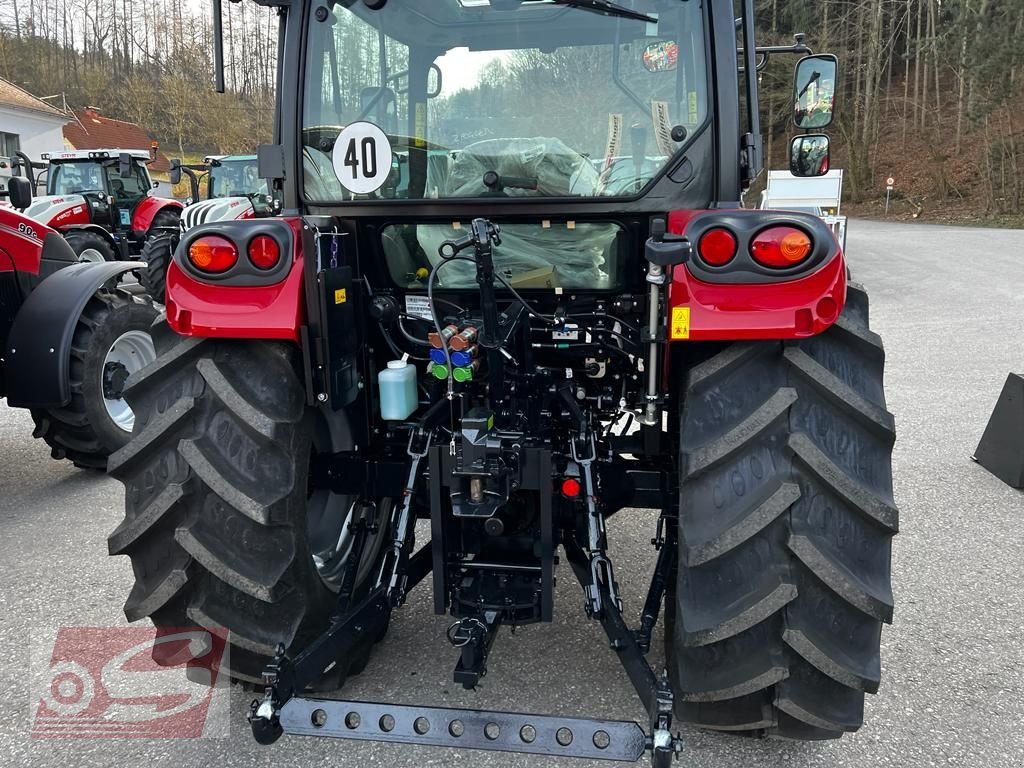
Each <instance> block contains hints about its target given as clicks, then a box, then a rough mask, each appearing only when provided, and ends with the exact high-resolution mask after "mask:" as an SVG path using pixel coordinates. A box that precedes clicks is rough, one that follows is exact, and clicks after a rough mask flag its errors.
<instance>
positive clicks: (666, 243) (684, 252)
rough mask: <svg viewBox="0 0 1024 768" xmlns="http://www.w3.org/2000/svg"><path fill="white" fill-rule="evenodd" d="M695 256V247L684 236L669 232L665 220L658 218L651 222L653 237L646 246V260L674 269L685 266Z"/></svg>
mask: <svg viewBox="0 0 1024 768" xmlns="http://www.w3.org/2000/svg"><path fill="white" fill-rule="evenodd" d="M692 256H693V246H692V245H691V244H690V241H689V239H687V238H686V237H684V236H682V235H673V234H671V233H669V232H668V231H667V226H666V224H665V220H664V219H661V218H658V219H654V220H653V221H652V222H651V236H650V237H649V238H648V239H647V243H646V245H645V246H644V258H645V259H647V261H648V262H650V263H651V264H656V265H657V266H659V267H674V266H678V265H679V264H685V263H686V262H688V261H689V260H690V258H691V257H692Z"/></svg>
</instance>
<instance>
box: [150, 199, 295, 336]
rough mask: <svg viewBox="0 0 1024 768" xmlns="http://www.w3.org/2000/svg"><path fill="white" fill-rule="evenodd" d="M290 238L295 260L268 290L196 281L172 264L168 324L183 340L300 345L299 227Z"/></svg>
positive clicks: (168, 284)
mask: <svg viewBox="0 0 1024 768" xmlns="http://www.w3.org/2000/svg"><path fill="white" fill-rule="evenodd" d="M286 221H287V223H288V225H289V226H290V227H291V228H292V231H293V232H294V233H295V237H294V241H295V260H294V263H293V264H292V268H291V269H290V270H289V272H288V276H287V277H286V278H285V279H284V280H282V281H281V282H278V283H274V284H273V285H266V286H258V287H238V286H229V285H222V284H216V283H208V282H201V281H199V280H196V279H195V278H193V277H192V276H190V275H188V274H186V273H185V272H184V271H183V270H182V269H181V268H180V267H178V265H177V264H176V263H174V262H171V266H170V269H169V270H168V271H167V304H166V309H167V322H168V324H169V325H170V326H171V328H173V329H174V330H175V331H177V332H178V333H180V334H181V335H182V336H203V337H210V338H234V339H284V340H288V341H294V342H296V343H298V341H299V328H300V327H301V326H302V325H303V324H304V318H305V294H304V290H303V258H302V226H301V223H300V221H299V219H288V220H286Z"/></svg>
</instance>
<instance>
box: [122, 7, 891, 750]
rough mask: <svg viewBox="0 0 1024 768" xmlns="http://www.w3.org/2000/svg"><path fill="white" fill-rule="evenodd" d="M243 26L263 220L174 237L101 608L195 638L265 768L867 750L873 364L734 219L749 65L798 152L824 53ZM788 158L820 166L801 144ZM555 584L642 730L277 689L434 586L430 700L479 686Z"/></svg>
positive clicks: (579, 24)
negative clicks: (611, 665) (439, 669)
mask: <svg viewBox="0 0 1024 768" xmlns="http://www.w3.org/2000/svg"><path fill="white" fill-rule="evenodd" d="M258 2H259V4H260V5H263V6H268V7H270V8H272V9H274V11H275V12H276V14H277V17H278V19H279V23H280V36H281V39H280V48H279V50H280V60H279V62H278V67H279V70H278V71H279V78H280V80H279V82H280V87H279V89H278V101H279V103H278V109H277V124H276V139H275V143H274V144H273V145H267V146H263V147H260V148H259V153H258V154H259V168H260V176H261V177H262V178H264V179H267V180H268V182H269V189H270V195H271V196H272V197H273V199H274V200H279V201H280V204H281V210H280V214H279V215H274V216H270V217H266V218H258V219H257V218H254V219H249V220H239V221H220V222H216V223H207V224H200V225H198V226H195V227H193V228H191V229H189V230H188V231H187V232H185V233H184V234H183V235H182V237H181V241H180V243H179V244H178V246H177V248H176V249H175V250H174V254H173V260H172V262H171V264H170V267H169V269H168V273H167V293H166V301H165V306H166V318H165V319H164V320H163V321H162V322H161V323H160V324H158V325H157V326H155V341H156V347H157V353H158V358H157V360H156V361H155V362H154V363H153V364H152V365H151V366H149V367H147V368H146V369H145V370H143V371H140V372H138V373H137V374H134V375H133V376H132V377H131V378H130V380H129V382H128V387H127V398H128V400H129V402H130V403H131V405H132V407H133V408H134V410H135V413H136V418H137V421H136V427H135V433H134V435H133V439H132V441H131V443H129V445H128V446H127V447H126V448H124V449H123V450H121V451H120V452H118V454H116V456H114V457H113V459H112V466H111V471H112V473H113V474H114V475H115V476H116V477H118V478H119V479H120V480H122V481H123V482H124V484H125V486H126V496H125V499H126V515H125V519H124V522H123V523H122V524H121V525H120V526H118V528H117V529H116V530H115V531H114V532H113V533H112V534H111V536H110V540H109V545H110V551H111V553H113V554H124V555H127V556H129V557H130V558H131V560H132V564H133V568H134V573H135V586H134V587H133V588H132V590H131V593H130V595H129V597H128V600H127V603H126V604H125V613H126V615H127V616H128V618H129V619H131V620H136V619H142V618H144V617H149V618H150V619H151V620H152V621H153V623H154V624H156V626H157V627H158V629H159V630H160V631H163V630H164V629H167V630H168V631H169V630H170V629H171V628H178V627H183V626H195V627H207V628H211V629H213V628H227V630H228V631H229V633H230V634H229V639H230V646H231V654H230V674H231V676H232V677H233V678H234V679H237V680H241V681H246V682H248V683H249V684H251V685H254V686H256V687H257V689H258V692H259V693H258V696H257V698H256V700H255V701H254V702H253V706H252V711H251V713H250V724H251V727H252V731H253V734H254V736H255V737H256V738H257V739H258V740H259V741H260V742H263V743H271V742H274V741H276V740H278V739H279V738H280V737H281V736H282V735H305V736H321V737H331V738H337V739H356V740H376V741H385V742H393V743H401V744H429V745H440V746H448V747H455V748H473V749H490V750H503V751H512V752H523V753H536V754H544V755H562V756H575V757H581V758H587V759H611V760H636V759H638V758H640V757H641V756H642V755H643V754H645V753H649V754H650V755H651V756H652V758H653V761H654V764H655V765H658V766H663V765H667V764H668V763H669V762H670V761H671V760H672V759H673V756H675V755H677V754H679V753H680V752H681V751H682V750H683V749H684V747H683V744H682V741H681V739H680V738H679V737H678V736H677V735H676V725H677V724H678V723H679V722H687V723H692V724H695V725H697V726H700V727H704V728H712V729H719V730H724V731H730V732H734V733H746V734H760V735H776V736H780V737H785V738H792V739H825V738H837V737H839V736H841V735H842V734H843V733H846V732H850V731H855V730H857V729H858V728H860V727H861V725H862V723H863V714H864V696H865V694H866V693H874V692H875V691H876V690H877V689H878V686H879V677H880V659H879V645H880V637H881V628H882V624H883V623H886V622H889V621H890V620H891V618H892V609H893V605H892V593H891V588H890V549H891V539H892V537H893V535H894V534H895V533H896V530H897V517H898V513H897V509H896V506H895V504H894V502H893V498H892V477H891V464H890V456H891V450H892V446H893V441H894V427H893V419H892V417H891V415H890V414H889V413H888V411H887V410H886V404H885V395H884V393H883V382H882V373H883V364H884V352H883V348H882V343H881V341H880V339H879V338H878V336H877V335H875V333H873V332H872V331H871V330H870V328H869V320H868V300H867V295H866V293H865V292H864V290H863V288H861V287H859V286H857V285H854V284H849V283H848V282H847V275H848V270H847V264H846V261H845V259H844V256H843V253H842V251H841V248H840V247H839V245H838V244H837V242H836V240H835V238H834V237H833V236H832V233H831V232H830V231H829V229H828V228H827V226H826V225H825V224H824V223H823V222H822V221H821V220H820V219H818V218H817V217H815V216H812V215H809V214H801V213H788V212H781V211H760V210H748V209H744V207H743V205H742V195H743V192H744V191H745V190H746V188H747V187H748V185H749V184H750V182H751V181H752V180H753V179H754V178H755V177H756V176H757V174H758V173H759V172H760V170H761V139H760V126H759V119H758V108H757V103H758V102H757V76H756V73H757V71H758V70H759V68H760V67H761V66H763V64H764V62H765V61H766V60H767V59H768V57H770V56H776V55H781V54H786V53H789V54H793V53H796V54H804V56H803V58H801V59H800V61H799V63H798V64H797V66H796V76H795V81H796V82H795V86H794V91H793V104H794V116H795V117H794V120H795V123H796V124H797V127H798V128H811V127H813V128H815V129H817V130H819V131H820V130H821V129H823V128H825V127H827V126H828V124H829V123H830V122H831V119H832V110H833V107H834V98H833V94H834V93H835V87H836V78H837V62H836V60H835V58H834V57H831V56H815V55H812V54H811V53H810V51H809V49H808V47H807V45H806V44H805V43H804V41H803V39H802V38H798V39H797V41H796V43H795V44H794V45H793V46H777V47H770V48H758V47H757V46H756V45H755V43H754V10H753V2H752V0H746V2H743V3H740V5H741V7H742V14H741V17H740V18H739V19H738V20H737V19H736V18H735V16H734V4H733V3H732V2H725V0H707V1H706V2H703V3H698V2H693V1H692V0H621V1H620V2H610V1H608V0H587V1H586V2H583V1H581V0H572V1H570V0H548V1H547V2H526V1H524V0H342V1H341V2H332V3H328V2H322V1H321V0H258ZM214 13H215V19H216V20H217V22H218V25H219V13H220V3H219V2H215V3H214ZM218 28H219V26H218ZM218 44H219V40H218ZM216 53H217V55H216V57H215V58H216V60H217V61H222V60H223V58H222V55H221V54H222V50H220V48H219V47H218V50H217V52H216ZM221 74H222V73H221ZM221 81H222V78H221ZM741 105H742V108H741ZM792 151H793V167H794V169H796V172H797V173H800V174H804V175H816V174H819V173H821V172H822V171H823V169H824V170H827V168H828V152H829V139H828V136H827V135H824V134H822V133H820V132H819V133H801V134H800V135H799V136H798V137H797V138H796V139H795V140H794V142H793V148H792ZM154 478H159V481H158V482H154ZM637 508H647V509H654V510H657V511H658V513H659V514H658V518H657V519H658V522H657V527H656V530H653V531H651V533H650V538H651V540H652V541H653V543H654V546H655V547H656V549H657V563H656V566H655V568H654V572H653V575H651V576H650V588H649V591H648V594H647V597H646V600H645V602H644V604H643V605H642V606H637V605H628V604H626V601H625V600H624V598H623V593H622V591H621V590H620V588H619V584H620V582H619V579H621V578H622V575H623V567H622V565H621V564H617V563H615V562H614V561H613V558H612V557H611V556H610V554H609V549H608V536H609V534H608V529H607V527H606V523H607V521H608V519H609V518H610V517H611V516H612V515H620V516H624V515H630V514H631V513H632V510H634V509H637ZM417 522H425V523H426V527H427V528H429V532H430V533H429V540H428V541H425V542H424V541H416V533H417V531H418V530H419V531H422V530H423V529H424V526H423V525H421V526H419V527H417ZM646 537H647V535H645V538H646ZM558 572H562V574H563V578H565V577H566V576H567V573H566V572H571V577H572V578H575V580H577V581H578V582H579V584H580V588H581V591H580V600H579V616H580V618H581V619H587V620H592V621H594V622H596V623H597V624H599V625H600V627H601V629H602V630H603V632H604V633H605V635H606V636H607V638H608V641H609V644H610V647H611V650H610V651H609V658H611V657H615V658H617V659H618V660H619V662H621V665H622V667H623V669H624V671H625V673H626V675H627V676H628V678H629V680H630V681H631V683H632V684H633V686H634V687H635V688H636V691H637V693H638V695H639V697H640V699H641V701H642V702H643V705H644V707H645V709H646V711H647V715H648V717H647V718H646V719H645V721H644V722H643V723H639V724H638V723H634V722H619V721H607V720H596V719H590V718H587V717H585V716H584V717H577V716H572V717H567V716H563V715H562V714H560V713H542V714H532V713H530V714H521V713H518V714H516V713H509V712H481V711H477V710H472V709H449V708H437V707H431V706H420V705H419V704H420V703H417V702H385V703H369V702H362V701H349V700H334V699H330V700H328V699H321V698H317V697H315V695H313V694H312V693H311V692H310V691H311V688H312V687H313V686H314V685H315V686H317V687H318V688H320V689H323V687H324V685H325V684H327V683H328V682H329V683H330V684H333V685H335V686H339V687H340V686H341V685H342V684H343V683H344V681H345V679H346V678H347V677H349V676H351V675H356V674H359V673H360V672H361V671H362V670H363V668H364V667H365V666H366V664H367V663H368V660H369V657H370V653H371V650H372V648H373V647H374V646H375V645H377V644H378V643H379V642H380V641H381V639H382V638H383V637H384V635H385V633H386V632H387V629H388V625H389V622H390V620H391V618H392V616H393V615H394V611H395V610H396V609H397V608H399V607H400V606H401V605H402V604H403V603H404V601H405V600H406V599H407V597H408V595H409V593H410V591H411V590H413V589H416V588H417V586H418V585H420V584H422V583H424V582H426V581H427V580H429V581H430V583H431V585H432V592H433V607H434V610H435V611H436V613H438V614H441V615H444V614H447V615H448V616H449V617H450V624H449V628H448V630H447V639H448V641H449V642H450V643H451V645H452V647H453V660H454V669H453V679H454V680H455V681H456V682H457V683H459V684H460V685H461V686H463V687H465V688H467V689H472V688H474V687H476V686H477V685H478V684H479V683H480V681H481V679H482V678H483V677H484V676H485V675H486V674H487V673H488V668H490V669H491V675H492V680H491V682H492V684H494V683H497V682H500V678H501V675H500V671H499V670H497V666H498V665H497V664H496V663H495V659H496V658H497V656H498V654H499V652H500V647H501V645H502V643H504V642H514V639H513V638H512V637H506V638H505V639H504V640H502V641H498V640H497V638H498V636H499V634H503V633H502V628H503V627H504V628H506V629H514V628H515V627H519V626H524V625H528V624H542V623H546V622H550V621H551V620H552V617H553V613H554V588H555V577H556V573H558ZM631 578H636V575H635V574H631ZM634 617H635V618H634ZM662 618H663V619H664V638H665V644H666V649H665V650H666V656H667V662H668V663H667V667H668V670H667V674H663V673H662V670H661V669H656V668H653V667H652V665H651V663H650V662H649V661H648V653H649V650H650V648H651V647H652V645H653V644H654V643H655V642H656V637H657V636H658V634H660V633H656V628H657V625H658V623H659V620H660V619H662ZM168 661H169V660H168ZM393 663H409V661H408V660H394V662H393ZM495 676H497V677H498V678H499V680H497V681H495V680H494V679H493V678H494V677H495ZM325 681H327V682H325Z"/></svg>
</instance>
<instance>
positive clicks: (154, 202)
mask: <svg viewBox="0 0 1024 768" xmlns="http://www.w3.org/2000/svg"><path fill="white" fill-rule="evenodd" d="M182 208H184V206H183V205H182V204H181V203H179V202H178V201H177V200H167V199H165V198H162V197H147V198H145V199H144V200H143V201H142V202H141V203H139V204H138V206H137V207H136V208H135V212H134V213H132V231H133V232H138V233H140V234H145V233H146V232H149V228H150V227H151V226H153V219H155V218H156V215H157V214H158V213H160V212H161V211H163V210H167V209H172V210H177V211H178V212H179V213H180V212H181V209H182Z"/></svg>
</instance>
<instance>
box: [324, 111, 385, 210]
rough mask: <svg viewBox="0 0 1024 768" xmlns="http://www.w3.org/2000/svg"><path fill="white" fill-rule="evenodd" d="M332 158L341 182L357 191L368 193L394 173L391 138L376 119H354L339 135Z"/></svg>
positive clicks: (349, 189)
mask: <svg viewBox="0 0 1024 768" xmlns="http://www.w3.org/2000/svg"><path fill="white" fill-rule="evenodd" d="M332 160H333V162H334V173H335V174H336V175H337V177H338V181H340V182H341V186H343V187H344V188H345V189H347V190H348V191H349V192H351V193H352V194H354V195H368V194H370V193H371V192H376V191H377V190H378V189H380V188H381V187H382V186H384V182H385V181H387V178H388V176H390V175H391V162H392V160H393V155H392V151H391V142H390V141H388V137H387V134H386V133H384V131H382V130H381V129H380V128H378V127H377V126H376V125H374V124H373V123H366V122H362V123H352V124H351V125H348V126H346V127H345V129H344V130H343V131H342V132H341V133H340V134H339V135H338V140H337V141H336V142H335V143H334V155H333V157H332Z"/></svg>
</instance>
